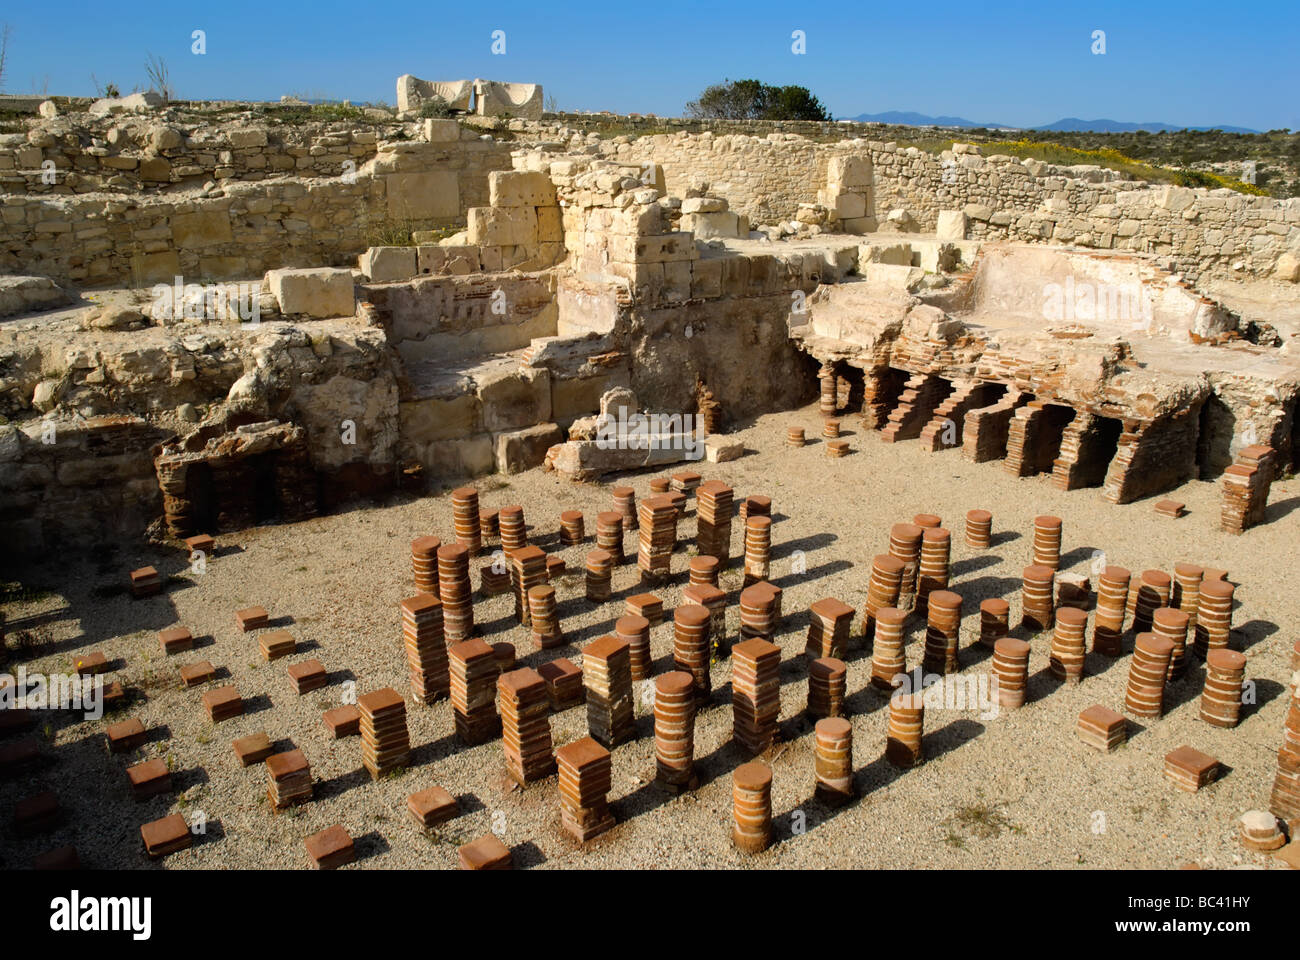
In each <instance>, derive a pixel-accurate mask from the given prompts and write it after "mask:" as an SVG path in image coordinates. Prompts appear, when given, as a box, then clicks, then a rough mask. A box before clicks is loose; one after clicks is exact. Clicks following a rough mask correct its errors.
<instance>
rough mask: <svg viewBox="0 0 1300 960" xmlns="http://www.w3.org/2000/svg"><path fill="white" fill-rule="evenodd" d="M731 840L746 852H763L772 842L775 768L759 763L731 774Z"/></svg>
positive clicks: (746, 764)
mask: <svg viewBox="0 0 1300 960" xmlns="http://www.w3.org/2000/svg"><path fill="white" fill-rule="evenodd" d="M731 818H732V825H731V839H732V842H733V843H735V845H736V846H737V847H738V848H739V849H741V850H742V851H744V852H745V853H759V852H760V851H762V850H766V849H767V847H768V845H769V844H770V843H771V842H772V769H771V768H770V767H769V766H768V765H767V764H765V763H759V762H758V761H757V760H753V761H750V762H749V763H742V764H741V765H740V766H739V767H737V768H736V770H735V772H734V773H733V774H732V775H731Z"/></svg>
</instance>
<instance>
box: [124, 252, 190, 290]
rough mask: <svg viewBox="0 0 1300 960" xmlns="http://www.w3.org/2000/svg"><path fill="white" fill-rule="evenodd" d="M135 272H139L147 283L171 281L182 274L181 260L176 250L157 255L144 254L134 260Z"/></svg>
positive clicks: (132, 263) (133, 267) (132, 264)
mask: <svg viewBox="0 0 1300 960" xmlns="http://www.w3.org/2000/svg"><path fill="white" fill-rule="evenodd" d="M131 266H132V270H133V271H138V273H139V275H140V279H141V280H142V281H143V282H145V283H158V282H161V281H169V282H170V281H171V280H172V278H173V277H175V276H176V275H177V274H178V273H180V272H181V260H180V257H179V256H177V254H176V251H175V250H162V251H159V252H157V253H143V254H141V255H140V256H139V257H137V258H132V261H131Z"/></svg>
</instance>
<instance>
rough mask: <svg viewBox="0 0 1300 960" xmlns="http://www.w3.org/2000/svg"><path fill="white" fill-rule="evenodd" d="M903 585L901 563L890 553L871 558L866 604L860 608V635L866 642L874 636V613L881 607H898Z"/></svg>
mask: <svg viewBox="0 0 1300 960" xmlns="http://www.w3.org/2000/svg"><path fill="white" fill-rule="evenodd" d="M902 585H903V561H902V560H899V559H898V558H897V557H895V556H894V555H893V554H891V553H878V554H876V555H875V556H874V557H872V558H871V578H870V579H869V580H868V581H867V602H866V604H865V605H864V606H863V608H862V633H863V635H864V636H865V637H866V639H867V640H870V639H871V638H872V637H874V636H875V635H876V613H877V611H878V610H880V609H881V608H883V607H900V608H901V606H900V604H899V594H900V591H901V590H902Z"/></svg>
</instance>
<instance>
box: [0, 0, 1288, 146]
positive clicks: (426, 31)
mask: <svg viewBox="0 0 1300 960" xmlns="http://www.w3.org/2000/svg"><path fill="white" fill-rule="evenodd" d="M187 7H188V8H189V9H190V10H191V11H192V12H184V10H185V9H186V8H187ZM0 21H5V22H8V23H9V24H10V25H11V27H12V36H11V39H10V42H9V62H8V66H7V69H6V78H5V80H6V82H5V92H7V93H30V92H42V91H45V92H48V93H51V94H72V95H90V94H93V92H94V88H93V85H92V83H91V74H92V73H93V74H94V75H95V76H96V77H97V78H98V80H99V82H100V83H101V84H102V83H105V82H108V81H112V82H114V83H116V84H117V85H118V86H119V87H120V88H121V89H122V90H123V92H129V91H130V90H131V88H132V87H134V86H136V85H137V84H138V85H140V86H142V87H143V86H145V85H146V83H145V72H144V61H145V55H146V53H148V52H151V53H154V54H156V55H160V56H162V57H163V58H164V59H165V60H166V62H167V64H168V66H169V68H170V72H171V77H172V81H173V85H174V87H175V88H176V91H177V95H178V96H180V97H182V98H187V99H263V100H274V99H278V98H279V97H280V96H281V95H282V94H287V93H297V94H300V95H306V96H318V97H332V98H339V99H344V98H346V99H351V100H354V101H365V100H372V101H384V102H387V103H390V104H391V103H393V102H394V99H395V95H394V81H395V80H396V78H397V76H398V75H399V74H401V73H413V74H415V75H416V76H418V77H423V78H426V79H448V80H451V79H472V78H473V77H476V76H477V77H484V78H487V79H494V80H513V81H527V82H540V83H541V84H543V86H544V87H545V89H546V92H547V93H548V94H554V95H555V97H556V98H557V99H558V101H559V105H560V107H561V108H562V109H566V110H612V111H615V112H618V113H632V112H639V113H657V114H660V115H663V116H678V115H681V113H682V109H683V105H684V104H685V103H686V101H687V100H690V99H691V98H693V97H694V96H695V95H696V94H697V93H699V91H700V90H701V89H703V88H704V87H705V86H707V85H708V84H710V83H713V82H718V81H721V80H722V79H724V78H731V79H738V78H742V77H754V78H756V79H759V80H763V81H765V82H768V83H775V84H787V83H797V84H802V85H804V86H807V87H809V88H810V89H811V90H812V91H813V93H815V94H816V95H817V96H818V97H819V98H820V99H821V100H822V102H823V103H824V104H826V106H827V107H828V108H829V109H830V110H831V112H832V113H834V114H835V115H836V116H837V117H838V116H851V115H856V114H859V113H879V112H883V111H886V110H915V111H918V112H921V113H927V114H932V115H938V114H947V115H957V116H963V117H966V118H967V119H970V120H975V121H980V122H1001V123H1007V124H1013V125H1018V126H1035V125H1038V124H1044V123H1050V122H1051V121H1053V120H1057V119H1059V118H1061V117H1067V116H1074V117H1082V118H1084V119H1095V118H1099V117H1107V118H1110V119H1115V120H1128V121H1164V122H1167V123H1173V124H1179V125H1188V126H1201V125H1208V124H1227V125H1232V126H1242V127H1252V128H1255V129H1260V130H1267V129H1274V128H1278V127H1288V128H1292V129H1300V98H1298V97H1297V91H1300V2H1297V0H1258V2H1252V3H1250V4H1248V5H1239V6H1234V5H1233V4H1231V3H1222V2H1217V3H1208V2H1201V0H1178V2H1169V0H1126V2H1111V0H1098V2H1088V3H1064V4H1061V3H1057V2H1054V0H1036V2H1032V3H1017V2H997V0H992V2H989V3H988V4H987V5H986V4H984V3H981V2H979V0H976V2H965V3H948V2H943V0H929V2H925V3H915V2H913V3H879V2H871V0H867V2H863V3H806V4H794V3H789V2H786V3H769V2H763V0H754V2H749V3H737V4H729V3H728V4H724V3H719V4H709V3H707V2H705V3H684V2H673V0H654V2H650V3H636V2H632V3H618V2H614V3H609V4H604V3H598V2H594V0H582V2H577V3H570V4H566V5H564V6H559V5H555V6H547V5H544V4H538V3H516V2H511V0H497V2H493V3H490V4H488V3H484V4H471V3H464V2H462V3H446V2H441V3H439V2H432V3H431V2H421V3H406V2H401V0H393V2H387V3H384V2H380V3H374V4H366V3H360V2H353V3H334V2H330V0H317V2H313V3H299V2H279V0H261V2H256V3H254V2H249V0H225V2H223V3H219V4H212V5H207V4H203V5H198V4H196V5H193V6H192V7H189V5H187V4H184V3H174V2H170V3H154V2H132V3H107V2H104V0H94V2H86V0H60V2H58V3H55V2H51V0H45V2H41V3H35V2H33V3H26V2H24V3H18V2H14V3H8V4H5V5H4V8H0ZM196 29H202V30H205V31H206V33H207V52H206V54H204V55H203V56H196V55H194V54H192V53H191V50H190V47H191V42H192V41H191V39H190V37H191V33H192V31H194V30H196ZM494 30H504V31H505V34H506V52H505V54H504V55H502V56H497V55H493V54H492V53H491V50H490V47H491V43H492V37H491V34H492V31H494ZM794 30H803V31H804V32H805V34H806V37H807V52H806V54H804V55H802V56H797V55H795V54H793V53H792V52H791V43H792V41H791V33H792V32H793V31H794ZM1094 30H1104V31H1105V32H1106V53H1105V54H1104V55H1101V56H1098V55H1094V54H1093V53H1092V52H1091V50H1090V48H1091V46H1092V43H1093V41H1092V37H1091V34H1092V32H1093V31H1094Z"/></svg>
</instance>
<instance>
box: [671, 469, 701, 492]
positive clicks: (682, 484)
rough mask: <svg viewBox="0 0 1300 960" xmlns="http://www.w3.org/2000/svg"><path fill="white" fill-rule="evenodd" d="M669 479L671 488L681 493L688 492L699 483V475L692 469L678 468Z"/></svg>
mask: <svg viewBox="0 0 1300 960" xmlns="http://www.w3.org/2000/svg"><path fill="white" fill-rule="evenodd" d="M671 479H672V488H673V489H674V490H677V491H679V492H681V493H690V492H691V491H692V490H694V489H695V488H696V487H698V486H699V485H700V475H699V473H697V472H696V471H694V470H678V471H677V472H676V473H674V474H673V475H672V477H671Z"/></svg>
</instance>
